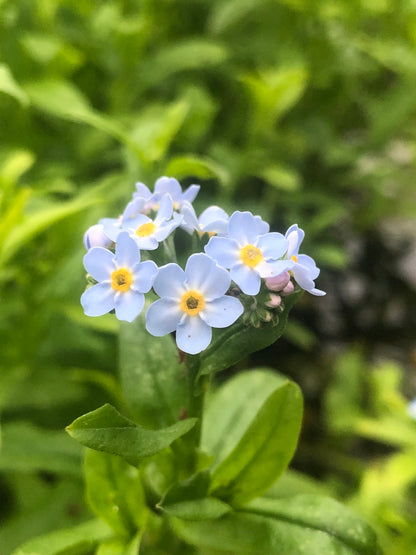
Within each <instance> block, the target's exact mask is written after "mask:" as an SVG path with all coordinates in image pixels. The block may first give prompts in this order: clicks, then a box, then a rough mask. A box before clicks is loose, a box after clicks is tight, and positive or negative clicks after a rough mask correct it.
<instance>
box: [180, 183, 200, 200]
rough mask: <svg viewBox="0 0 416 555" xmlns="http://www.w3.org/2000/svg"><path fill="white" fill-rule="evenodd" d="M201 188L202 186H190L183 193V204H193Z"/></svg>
mask: <svg viewBox="0 0 416 555" xmlns="http://www.w3.org/2000/svg"><path fill="white" fill-rule="evenodd" d="M200 188H201V186H200V185H190V186H189V187H188V188H187V189H186V190H185V191H184V192H183V193H182V195H181V196H182V198H181V202H184V201H186V202H193V201H194V200H195V197H196V195H197V194H198V193H199V189H200Z"/></svg>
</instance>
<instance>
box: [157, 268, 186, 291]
mask: <svg viewBox="0 0 416 555" xmlns="http://www.w3.org/2000/svg"><path fill="white" fill-rule="evenodd" d="M185 279H186V276H185V272H184V271H183V270H182V268H180V267H179V266H178V265H177V264H173V263H172V264H166V266H162V267H161V268H159V273H158V275H157V276H156V279H155V282H154V284H153V289H154V290H155V291H156V294H157V295H159V297H170V298H173V299H177V300H179V299H180V298H181V297H182V295H183V294H184V293H185V291H186V289H185Z"/></svg>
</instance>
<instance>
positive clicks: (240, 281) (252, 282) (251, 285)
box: [230, 263, 261, 295]
mask: <svg viewBox="0 0 416 555" xmlns="http://www.w3.org/2000/svg"><path fill="white" fill-rule="evenodd" d="M230 274H231V279H232V280H233V281H235V283H236V284H237V285H238V286H239V288H240V289H241V291H242V292H243V293H245V294H246V295H257V293H258V292H259V291H260V283H261V279H260V275H259V274H258V273H257V272H256V270H254V269H253V268H250V267H249V266H246V265H245V264H242V263H239V264H236V265H235V266H233V267H232V268H231V270H230Z"/></svg>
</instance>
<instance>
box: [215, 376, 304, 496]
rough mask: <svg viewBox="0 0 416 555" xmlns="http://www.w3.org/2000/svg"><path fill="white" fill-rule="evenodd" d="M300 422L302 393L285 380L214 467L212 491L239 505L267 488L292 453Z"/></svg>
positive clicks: (282, 469)
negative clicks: (229, 451)
mask: <svg viewBox="0 0 416 555" xmlns="http://www.w3.org/2000/svg"><path fill="white" fill-rule="evenodd" d="M301 423H302V394H301V392H300V389H299V387H298V386H297V385H296V384H294V383H293V382H289V381H287V382H285V383H283V384H282V385H280V386H279V387H277V389H276V390H275V391H274V392H273V393H271V395H270V396H269V397H268V398H267V399H266V400H265V402H264V403H263V404H262V406H261V408H260V409H259V411H258V412H257V414H256V416H255V417H254V419H253V421H252V422H251V424H250V426H249V427H248V429H247V431H246V432H245V433H244V435H243V436H242V437H241V439H240V440H239V442H238V443H237V445H236V446H235V448H234V449H233V451H232V452H231V453H230V454H229V455H228V457H227V458H226V459H225V460H223V461H222V462H221V463H220V464H219V466H218V467H217V468H216V469H215V470H214V472H213V475H212V483H211V491H212V492H214V493H215V495H217V496H219V497H221V498H224V499H229V500H231V501H232V503H234V504H239V503H242V502H245V501H247V500H248V499H251V498H253V497H255V496H256V495H259V494H260V493H262V492H263V491H264V490H266V489H267V488H268V487H270V486H271V485H272V484H273V482H275V481H276V480H277V478H278V477H279V476H280V475H281V474H282V473H283V471H284V470H285V469H286V467H287V465H288V464H289V462H290V460H291V458H292V456H293V453H294V451H295V448H296V444H297V441H298V436H299V432H300V427H301Z"/></svg>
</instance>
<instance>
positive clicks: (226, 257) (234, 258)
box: [205, 237, 240, 268]
mask: <svg viewBox="0 0 416 555" xmlns="http://www.w3.org/2000/svg"><path fill="white" fill-rule="evenodd" d="M205 252H206V253H207V254H208V255H209V256H210V257H211V258H213V259H214V260H216V261H217V262H218V264H219V265H220V266H223V267H224V268H231V267H232V266H234V265H235V264H237V262H239V260H240V259H239V253H240V247H239V245H238V243H237V241H234V239H229V238H228V237H211V239H210V240H209V241H208V244H207V245H205Z"/></svg>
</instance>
